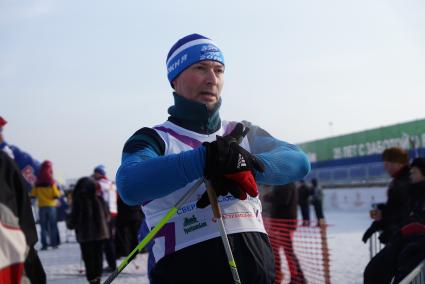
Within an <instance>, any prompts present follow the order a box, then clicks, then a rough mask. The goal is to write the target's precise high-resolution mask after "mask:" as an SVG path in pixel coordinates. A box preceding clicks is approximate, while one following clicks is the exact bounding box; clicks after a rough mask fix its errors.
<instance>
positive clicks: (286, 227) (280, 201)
mask: <svg viewBox="0 0 425 284" xmlns="http://www.w3.org/2000/svg"><path fill="white" fill-rule="evenodd" d="M263 200H264V202H265V203H266V204H267V205H268V206H269V212H270V213H269V215H270V218H274V219H276V222H279V227H276V228H275V229H274V230H273V232H272V233H270V238H274V245H273V246H272V249H273V254H274V260H275V275H276V278H275V283H281V281H282V280H283V274H282V271H281V260H280V249H281V248H283V251H284V253H285V257H286V261H287V263H288V267H289V272H290V274H291V282H290V283H300V284H302V283H305V279H304V275H303V272H302V270H301V266H300V264H299V261H298V259H297V256H296V254H295V251H294V248H293V237H294V232H295V230H296V227H297V204H298V192H297V189H296V186H295V184H294V183H289V184H286V185H276V186H273V187H271V190H270V191H269V192H267V193H266V194H265V195H264V197H263Z"/></svg>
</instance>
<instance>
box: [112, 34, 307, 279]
mask: <svg viewBox="0 0 425 284" xmlns="http://www.w3.org/2000/svg"><path fill="white" fill-rule="evenodd" d="M224 69H225V67H224V58H223V54H222V52H221V50H220V49H219V47H218V46H217V45H216V44H215V43H214V42H213V41H212V40H211V39H209V38H206V37H204V36H202V35H199V34H191V35H188V36H186V37H184V38H182V39H180V40H179V41H177V42H176V43H175V44H174V45H173V46H172V47H171V49H170V51H169V53H168V56H167V70H168V80H169V82H170V85H171V87H172V88H173V89H174V91H175V92H174V105H173V106H171V107H170V108H169V109H168V113H169V114H170V117H169V118H168V120H167V121H166V122H165V123H163V124H160V125H157V126H155V127H153V128H147V127H145V128H142V129H140V130H138V131H137V132H136V133H134V135H133V136H131V137H130V139H129V140H128V141H127V142H126V143H125V145H124V149H123V156H122V162H121V166H120V168H119V170H118V172H117V185H118V191H119V193H120V196H121V198H122V199H123V200H124V201H125V202H126V203H128V204H130V205H136V204H144V205H143V211H144V213H145V218H146V223H147V225H148V228H152V227H154V226H155V225H156V224H157V223H158V222H159V220H160V219H161V218H162V217H164V214H165V213H166V212H167V211H168V210H169V209H170V208H171V206H173V204H174V203H175V202H176V201H177V200H178V199H179V198H180V197H181V195H182V194H183V193H184V192H186V191H187V190H188V188H190V187H191V185H193V183H194V182H195V181H196V180H197V179H199V178H203V177H206V178H208V179H209V180H210V181H211V183H212V184H213V186H214V189H215V190H216V192H217V195H218V196H220V197H219V199H218V201H219V203H220V205H221V209H222V212H223V216H228V218H226V217H225V222H226V229H227V231H228V238H229V242H230V244H231V246H232V249H233V254H234V257H235V261H236V264H237V266H238V271H239V275H240V278H241V282H242V283H244V284H247V283H256V284H259V283H273V281H274V263H273V253H272V250H271V248H270V243H269V241H268V237H267V234H266V231H265V229H264V226H263V223H262V221H261V203H260V201H259V199H258V191H257V187H256V184H255V180H254V177H255V178H256V179H257V181H258V182H259V183H262V184H286V183H289V182H292V181H295V180H299V179H302V178H303V177H304V176H305V175H306V174H307V173H308V171H309V169H310V164H309V162H308V159H307V157H306V155H305V154H304V153H303V152H302V151H301V150H300V149H299V148H298V147H296V146H294V145H291V144H288V143H286V142H283V141H280V140H278V139H276V138H274V137H273V136H271V135H270V134H269V133H267V132H266V131H265V130H263V129H262V128H260V127H258V126H256V125H252V124H250V123H249V122H244V124H238V123H237V122H229V121H224V120H221V118H220V114H219V109H220V105H221V90H222V87H223V83H224ZM244 104H245V102H244V101H241V104H240V106H239V107H244ZM245 127H249V128H250V131H249V132H248V134H247V136H245V137H242V133H243V132H244V131H245ZM217 135H218V136H224V138H223V137H219V138H217ZM237 138H241V140H242V141H241V143H240V144H238V143H235V142H234V141H236V140H237ZM242 138H243V139H242ZM216 139H218V140H216ZM229 192H230V193H231V194H229ZM247 195H249V197H247ZM199 198H200V199H199ZM208 204H209V202H208V197H207V195H206V193H205V187H204V186H202V187H200V188H199V189H198V191H197V195H196V194H195V195H194V196H192V197H191V199H189V200H188V201H187V203H186V204H184V205H183V207H182V208H184V209H182V210H180V211H178V213H177V214H176V215H174V216H173V218H171V219H170V221H169V222H168V223H167V224H166V225H165V226H164V227H163V229H162V233H163V234H159V235H158V236H157V238H155V239H154V245H153V248H152V251H153V254H154V257H155V260H156V264H155V266H154V267H153V268H152V270H151V272H150V277H151V280H152V283H229V282H232V281H233V280H232V279H233V277H232V274H231V270H230V268H229V264H228V262H227V259H226V255H225V252H224V249H223V245H222V241H221V239H220V237H219V231H218V227H217V223H214V222H213V215H212V211H211V208H209V207H207V206H208ZM205 207H207V208H205ZM238 212H243V214H236V213H238Z"/></svg>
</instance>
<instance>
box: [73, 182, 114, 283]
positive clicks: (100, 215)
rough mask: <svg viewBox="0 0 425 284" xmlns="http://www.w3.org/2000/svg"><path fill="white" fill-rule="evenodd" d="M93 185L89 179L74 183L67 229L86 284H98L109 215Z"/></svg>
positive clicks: (107, 237)
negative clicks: (74, 241) (76, 247)
mask: <svg viewBox="0 0 425 284" xmlns="http://www.w3.org/2000/svg"><path fill="white" fill-rule="evenodd" d="M96 190H97V184H96V181H94V180H93V179H92V178H89V177H84V178H81V179H79V180H78V181H77V184H76V185H75V188H74V191H73V193H72V206H71V207H72V210H71V216H70V218H69V220H68V226H69V227H70V228H74V229H75V234H76V238H77V241H78V243H79V244H80V248H81V254H82V256H83V260H84V265H85V268H86V278H87V280H88V281H89V282H90V283H100V279H101V277H102V262H103V258H102V254H103V247H104V244H105V242H106V240H108V239H109V229H108V221H109V217H110V215H109V211H108V206H107V205H106V203H105V201H104V200H103V198H101V197H100V196H98V195H97V193H96Z"/></svg>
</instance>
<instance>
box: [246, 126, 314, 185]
mask: <svg viewBox="0 0 425 284" xmlns="http://www.w3.org/2000/svg"><path fill="white" fill-rule="evenodd" d="M244 124H245V125H246V126H248V127H249V128H250V131H249V132H248V140H249V143H250V147H251V153H253V154H254V155H255V156H256V157H257V158H258V159H259V160H261V161H262V162H263V164H264V166H265V171H264V172H263V173H260V172H257V173H256V175H255V179H256V180H257V182H258V183H262V184H268V185H284V184H287V183H290V182H294V181H297V180H301V179H303V178H304V177H305V176H306V175H307V174H308V173H309V171H310V162H309V160H308V158H307V155H306V154H305V153H304V152H303V151H301V149H300V148H298V147H297V146H296V145H293V144H289V143H287V142H284V141H281V140H278V139H276V138H274V137H273V136H271V135H270V134H269V133H267V132H266V131H265V130H264V129H262V128H260V127H258V126H255V125H252V124H250V123H249V122H246V121H244Z"/></svg>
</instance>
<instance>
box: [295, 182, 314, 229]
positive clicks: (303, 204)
mask: <svg viewBox="0 0 425 284" xmlns="http://www.w3.org/2000/svg"><path fill="white" fill-rule="evenodd" d="M297 191H298V205H299V206H300V209H301V215H302V217H303V226H309V225H310V199H311V189H310V187H308V186H307V185H306V184H305V181H304V180H300V184H299V186H298V188H297Z"/></svg>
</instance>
